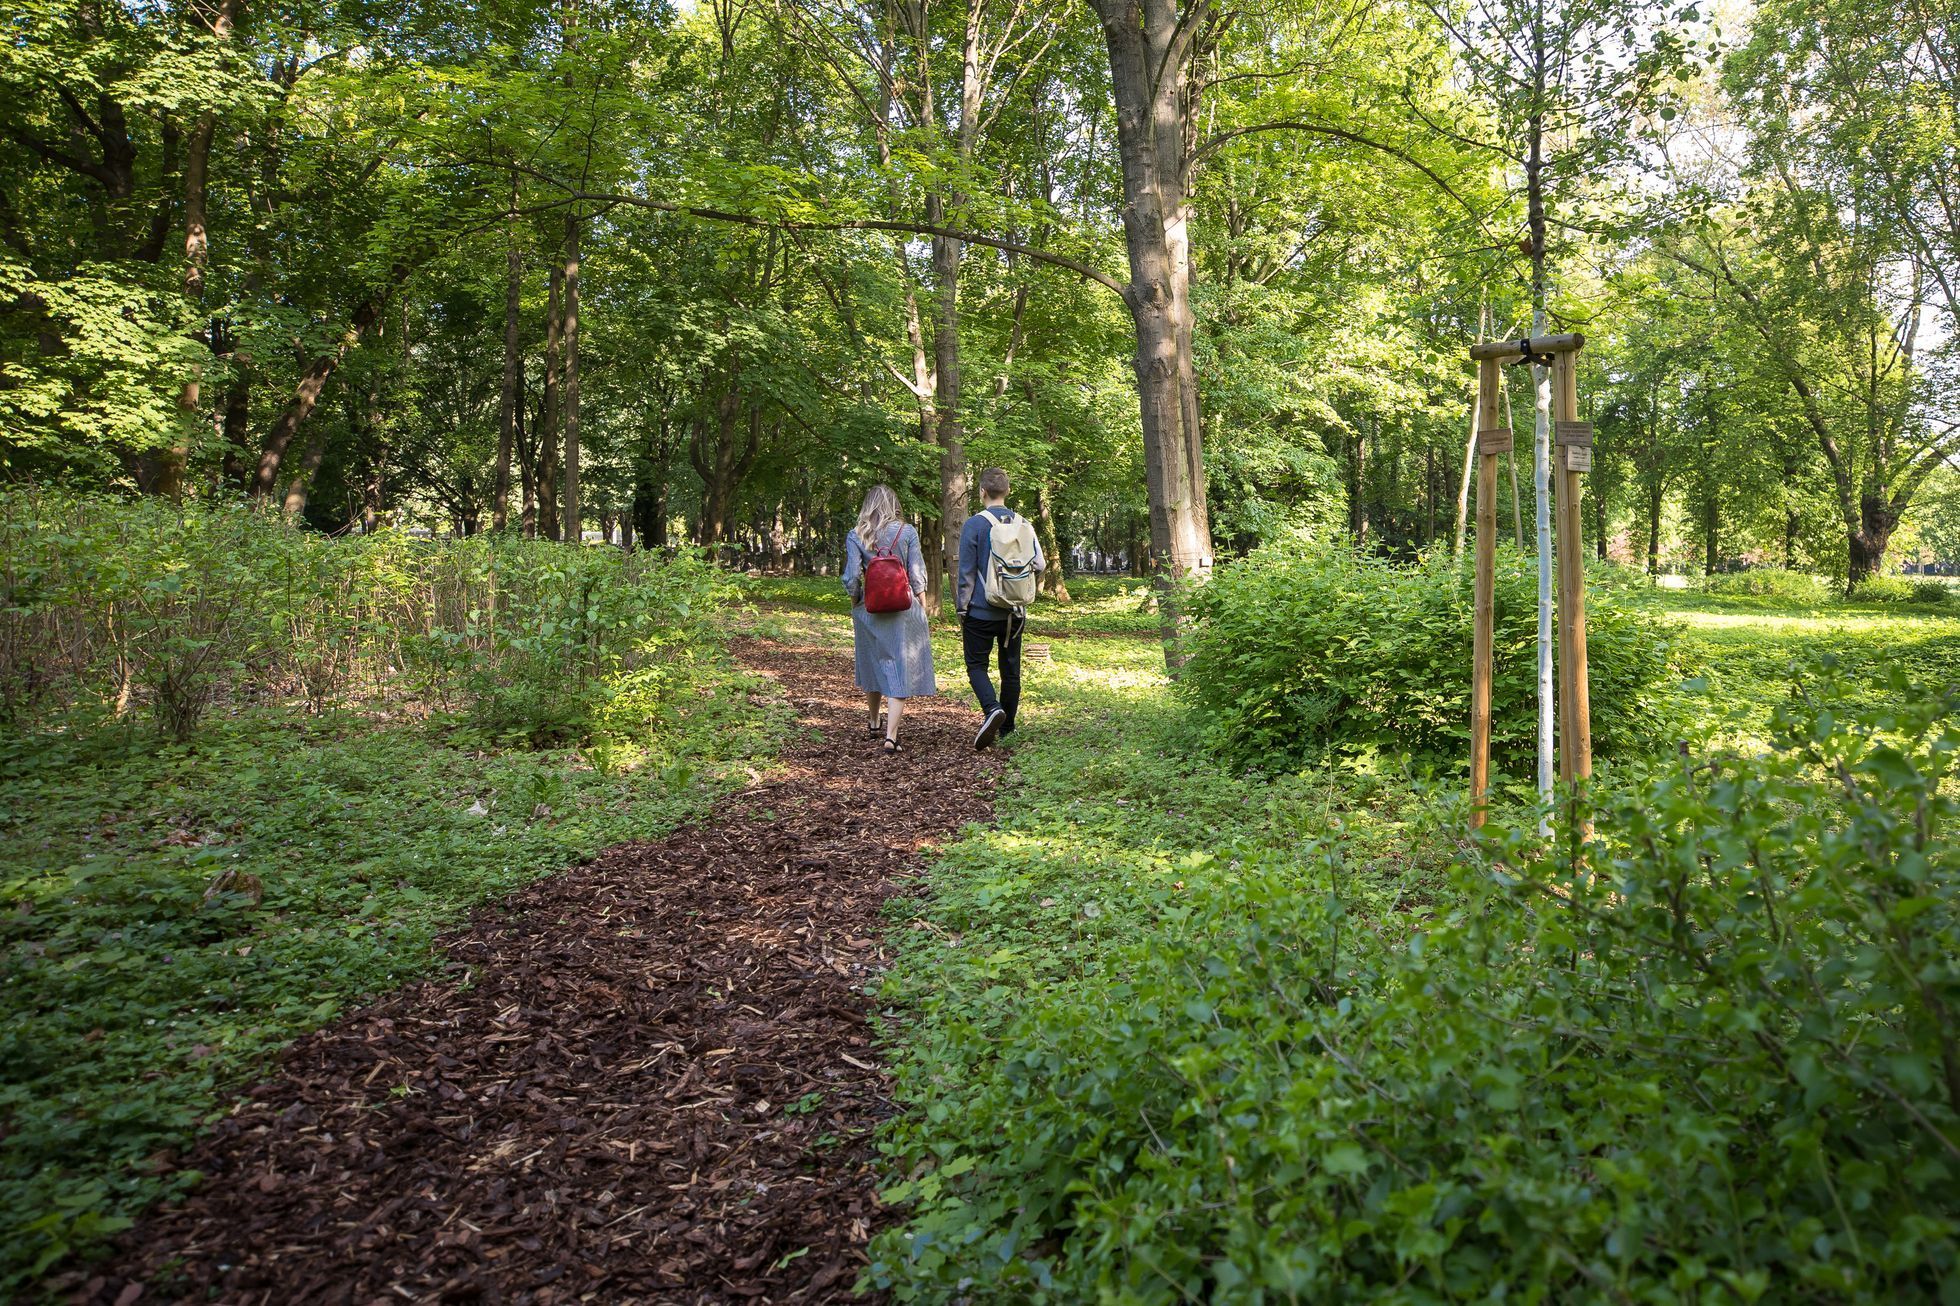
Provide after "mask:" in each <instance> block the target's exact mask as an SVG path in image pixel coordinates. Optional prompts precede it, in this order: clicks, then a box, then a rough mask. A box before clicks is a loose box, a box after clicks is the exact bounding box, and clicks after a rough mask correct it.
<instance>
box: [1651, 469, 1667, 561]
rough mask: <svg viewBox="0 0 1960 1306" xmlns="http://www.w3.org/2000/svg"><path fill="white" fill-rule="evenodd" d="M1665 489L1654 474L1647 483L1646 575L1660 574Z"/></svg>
mask: <svg viewBox="0 0 1960 1306" xmlns="http://www.w3.org/2000/svg"><path fill="white" fill-rule="evenodd" d="M1665 489H1666V487H1665V486H1664V485H1662V483H1661V478H1660V476H1659V475H1658V474H1656V475H1655V476H1654V477H1653V478H1652V479H1651V480H1650V481H1648V483H1647V574H1648V575H1649V576H1659V575H1660V574H1661V500H1662V498H1663V497H1664V491H1665Z"/></svg>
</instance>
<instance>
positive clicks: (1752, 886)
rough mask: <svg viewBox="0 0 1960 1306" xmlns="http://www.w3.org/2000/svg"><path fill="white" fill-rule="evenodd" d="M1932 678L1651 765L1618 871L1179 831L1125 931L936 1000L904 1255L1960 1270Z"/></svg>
mask: <svg viewBox="0 0 1960 1306" xmlns="http://www.w3.org/2000/svg"><path fill="white" fill-rule="evenodd" d="M1817 697H1818V698H1825V699H1828V698H1829V697H1830V696H1829V694H1828V693H1827V692H1826V693H1820V694H1819V695H1817ZM1902 701H1908V702H1911V701H1916V702H1918V703H1919V704H1920V705H1921V706H1919V707H1917V708H1915V709H1913V710H1912V711H1911V714H1910V715H1909V716H1902V717H1884V716H1877V717H1869V718H1865V719H1861V720H1856V721H1849V722H1848V721H1846V720H1843V719H1840V718H1838V717H1836V716H1834V715H1833V714H1832V713H1831V712H1829V711H1826V710H1822V709H1819V708H1816V707H1812V706H1808V705H1807V702H1808V700H1799V703H1798V705H1797V706H1794V707H1792V708H1788V709H1786V710H1784V711H1783V712H1781V713H1780V714H1779V717H1778V720H1777V736H1778V743H1777V751H1776V753H1775V754H1774V755H1773V756H1769V757H1744V756H1733V755H1731V756H1718V757H1710V758H1706V759H1702V760H1700V761H1697V762H1694V763H1693V764H1688V763H1686V762H1681V763H1677V764H1674V765H1673V766H1672V767H1671V768H1669V769H1666V770H1664V771H1663V772H1661V773H1658V774H1656V775H1655V776H1654V777H1653V778H1652V779H1651V781H1650V782H1649V783H1647V784H1645V785H1643V786H1642V787H1641V788H1639V789H1638V791H1636V792H1632V793H1629V794H1627V795H1625V796H1624V797H1621V798H1618V799H1616V800H1613V801H1611V802H1609V803H1607V804H1606V805H1605V807H1604V808H1603V810H1601V811H1600V812H1599V813H1598V828H1599V830H1600V831H1601V833H1602V838H1601V841H1600V842H1599V843H1598V844H1597V845H1595V846H1594V848H1593V849H1592V865H1593V866H1594V867H1595V868H1596V870H1597V873H1596V874H1592V875H1584V874H1582V875H1574V874H1572V873H1571V872H1570V870H1569V869H1568V868H1567V867H1566V866H1564V865H1562V864H1560V863H1559V862H1558V861H1556V860H1553V859H1551V858H1549V857H1547V856H1546V855H1545V853H1544V851H1543V850H1542V849H1541V848H1540V847H1538V846H1536V845H1535V844H1534V843H1533V842H1531V841H1530V839H1529V837H1528V836H1527V835H1525V834H1522V833H1517V832H1509V833H1507V832H1503V831H1492V832H1491V834H1490V837H1489V838H1488V839H1487V840H1485V841H1483V842H1480V843H1479V844H1477V845H1476V846H1475V847H1474V848H1472V849H1471V850H1470V852H1469V855H1468V856H1466V857H1465V858H1464V859H1463V861H1462V862H1461V864H1460V865H1459V867H1458V869H1457V870H1456V872H1455V873H1454V886H1453V887H1454V891H1455V892H1454V894H1453V895H1452V896H1451V897H1450V898H1449V899H1448V902H1449V903H1450V905H1449V906H1448V907H1447V908H1445V909H1443V910H1441V911H1440V912H1438V913H1437V914H1434V915H1431V914H1430V910H1431V909H1429V908H1416V909H1415V910H1413V911H1412V910H1409V909H1408V908H1407V907H1406V906H1402V907H1400V908H1399V909H1396V910H1380V909H1377V908H1374V907H1371V906H1370V904H1369V903H1368V902H1367V901H1366V900H1361V899H1357V898H1356V897H1354V896H1353V893H1352V885H1353V884H1354V881H1355V878H1356V875H1355V868H1353V867H1349V866H1345V865H1343V861H1342V848H1341V847H1340V845H1339V844H1338V843H1336V842H1326V843H1323V844H1321V845H1320V846H1318V847H1315V848H1312V849H1309V850H1307V852H1306V854H1305V855H1304V857H1300V858H1289V857H1285V856H1281V855H1278V854H1273V853H1270V852H1269V853H1266V854H1264V855H1263V856H1260V855H1254V854H1251V853H1247V854H1244V855H1243V856H1241V854H1240V853H1238V852H1237V851H1236V850H1233V851H1230V852H1227V853H1221V854H1220V855H1219V856H1217V857H1214V858H1211V859H1208V860H1207V861H1206V862H1205V863H1204V864H1202V865H1191V866H1180V867H1179V875H1180V876H1181V879H1180V881H1179V883H1178V884H1177V885H1176V886H1175V887H1174V888H1172V887H1166V888H1163V889H1160V890H1158V891H1157V893H1156V894H1155V895H1154V897H1153V898H1152V899H1151V900H1150V902H1149V903H1148V904H1147V905H1148V907H1149V908H1150V912H1149V913H1148V914H1147V915H1146V916H1145V921H1146V922H1147V923H1146V924H1145V925H1144V926H1143V927H1142V928H1141V929H1140V930H1139V931H1137V932H1136V933H1135V936H1134V939H1133V941H1132V942H1130V943H1129V944H1128V946H1126V947H1123V948H1120V949H1119V950H1117V951H1116V952H1115V955H1113V956H1111V957H1110V958H1108V960H1107V963H1106V964H1104V965H1102V966H1099V967H1095V968H1093V969H1090V970H1088V971H1087V973H1086V974H1084V975H1082V976H1081V977H1079V978H1078V979H1076V980H1075V981H1073V982H1071V983H1069V984H1066V985H1047V986H1039V987H1031V988H1029V989H1028V990H1027V991H1026V992H1025V993H1024V994H1022V995H1021V997H1020V1000H1019V1001H1015V1002H1006V1003H1002V1004H1001V1007H1002V1008H1003V1009H1005V1010H1006V1011H1007V1012H1009V1013H1010V1014H1009V1015H1007V1016H1006V1017H1005V1018H1004V1019H1003V1020H1002V1021H1001V1022H1000V1023H998V1024H993V1025H988V1024H984V1023H980V1022H969V1023H968V1024H966V1025H964V1026H962V1024H961V1023H960V1022H958V1021H957V1020H952V1019H948V1018H944V1017H941V1018H939V1019H937V1020H936V1022H935V1025H934V1029H935V1030H936V1031H937V1032H938V1037H937V1038H936V1040H934V1041H931V1042H927V1043H925V1044H923V1045H920V1050H919V1051H917V1052H915V1054H914V1059H913V1060H912V1061H911V1062H909V1063H907V1064H906V1065H905V1066H903V1067H902V1068H901V1084H902V1085H903V1089H904V1092H905V1094H906V1095H907V1096H908V1097H909V1099H910V1105H911V1108H912V1109H911V1111H910V1113H909V1114H908V1116H907V1117H905V1118H904V1120H903V1121H902V1122H901V1123H900V1124H899V1125H898V1126H897V1132H896V1133H895V1134H894V1135H893V1137H892V1139H891V1141H890V1143H889V1144H888V1147H889V1148H890V1150H892V1151H895V1152H896V1153H897V1154H898V1156H899V1158H900V1159H901V1160H902V1161H904V1162H906V1163H908V1164H909V1165H910V1167H911V1169H910V1171H909V1175H908V1178H907V1180H906V1181H905V1182H903V1183H900V1184H899V1185H897V1186H896V1188H895V1189H894V1190H893V1191H892V1192H891V1193H890V1194H889V1196H890V1197H891V1198H892V1199H894V1200H898V1201H907V1202H910V1203H911V1204H912V1205H911V1211H910V1218H909V1222H908V1223H907V1224H906V1225H904V1226H903V1227H901V1228H899V1229H895V1230H893V1231H891V1232H889V1233H887V1234H885V1235H883V1236H882V1237H881V1238H880V1240H879V1241H878V1242H877V1244H876V1245H875V1246H874V1249H873V1259H872V1264H871V1267H870V1270H869V1272H868V1281H869V1283H870V1284H871V1285H873V1286H879V1287H887V1288H891V1289H894V1290H895V1291H896V1294H897V1295H898V1297H899V1298H900V1299H901V1300H947V1299H951V1298H954V1297H957V1298H958V1299H961V1300H971V1301H988V1300H991V1301H1024V1300H1062V1301H1082V1300H1104V1301H1124V1302H1134V1303H1155V1302H1165V1303H1168V1302H1176V1301H1206V1300H1210V1301H1260V1300H1264V1301H1280V1300H1285V1301H1353V1300H1372V1299H1388V1300H1397V1301H1469V1300H1500V1299H1502V1300H1511V1299H1516V1300H1521V1301H1585V1300H1613V1301H1652V1302H1662V1301H1698V1302H1705V1303H1724V1302H1754V1301H1757V1300H1759V1299H1764V1298H1766V1297H1767V1298H1768V1299H1771V1300H1830V1301H1859V1302H1873V1303H1878V1302H1890V1301H1900V1300H1946V1299H1950V1297H1951V1294H1952V1289H1953V1285H1954V1283H1955V1282H1956V1279H1957V1278H1960V1147H1957V1146H1956V1138H1960V1026H1957V1025H1956V1023H1955V1013H1956V1012H1957V1011H1960V960H1956V958H1960V846H1956V842H1955V840H1954V837H1953V829H1954V821H1955V819H1956V817H1960V803H1956V800H1955V798H1954V796H1953V794H1952V792H1951V785H1952V783H1953V780H1954V777H1955V766H1956V759H1960V729H1956V727H1955V724H1954V713H1955V711H1956V709H1960V701H1956V700H1954V699H1953V698H1951V697H1947V698H1941V697H1939V696H1936V695H1932V694H1921V695H1919V696H1918V698H1917V699H1916V700H1915V699H1912V698H1902ZM1943 786H1944V787H1945V788H1944V790H1943ZM919 946H928V945H924V944H921V945H919Z"/></svg>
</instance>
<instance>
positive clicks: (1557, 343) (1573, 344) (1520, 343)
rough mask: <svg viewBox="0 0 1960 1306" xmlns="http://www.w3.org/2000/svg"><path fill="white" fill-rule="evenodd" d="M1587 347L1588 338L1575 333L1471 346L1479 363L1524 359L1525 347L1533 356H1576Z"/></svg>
mask: <svg viewBox="0 0 1960 1306" xmlns="http://www.w3.org/2000/svg"><path fill="white" fill-rule="evenodd" d="M1585 345H1586V338H1585V337H1584V336H1582V335H1580V334H1579V333H1578V332H1576V331H1573V332H1568V333H1567V334H1565V335H1558V336H1532V337H1530V338H1529V339H1527V340H1489V341H1485V342H1484V343H1483V344H1481V345H1472V346H1470V357H1471V358H1472V359H1474V360H1475V361H1477V362H1479V363H1481V362H1483V361H1484V360H1485V359H1496V360H1497V361H1498V362H1500V363H1508V362H1510V361H1511V360H1512V359H1514V358H1523V357H1524V349H1525V347H1529V348H1530V350H1531V352H1532V353H1533V354H1576V353H1578V352H1579V351H1580V350H1581V349H1583V348H1585Z"/></svg>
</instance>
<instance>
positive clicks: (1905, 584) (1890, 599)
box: [1851, 576, 1914, 603]
mask: <svg viewBox="0 0 1960 1306" xmlns="http://www.w3.org/2000/svg"><path fill="white" fill-rule="evenodd" d="M1913 590H1914V586H1913V583H1912V582H1911V581H1909V580H1907V579H1906V578H1905V577H1903V576H1867V577H1866V578H1865V579H1863V580H1861V581H1859V582H1858V584H1857V585H1856V586H1854V587H1853V588H1852V591H1851V597H1852V599H1853V600H1855V601H1857V602H1859V603H1910V602H1912V601H1913Z"/></svg>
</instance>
